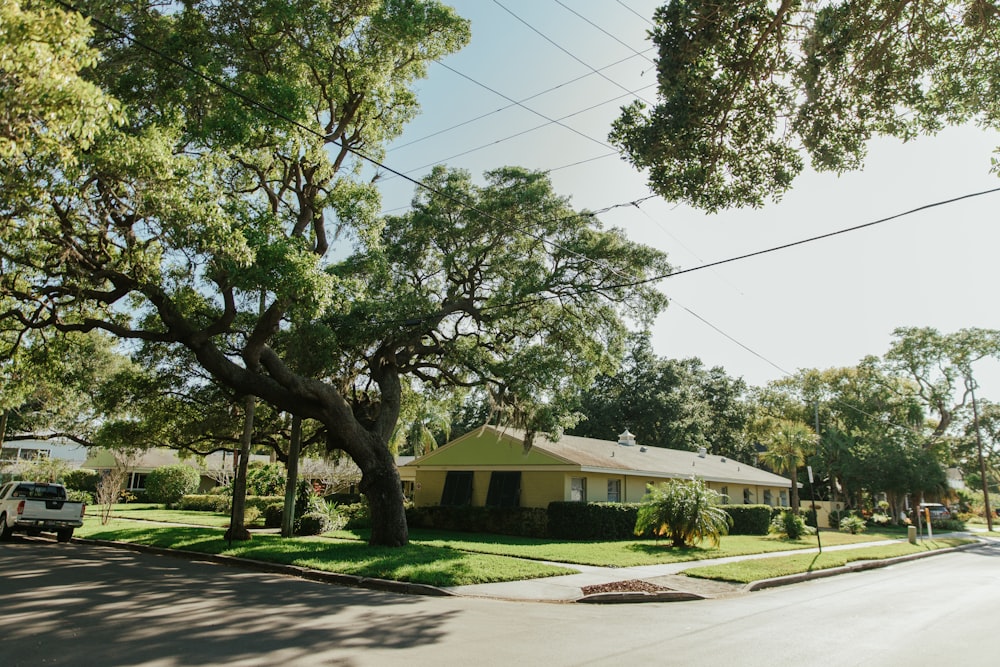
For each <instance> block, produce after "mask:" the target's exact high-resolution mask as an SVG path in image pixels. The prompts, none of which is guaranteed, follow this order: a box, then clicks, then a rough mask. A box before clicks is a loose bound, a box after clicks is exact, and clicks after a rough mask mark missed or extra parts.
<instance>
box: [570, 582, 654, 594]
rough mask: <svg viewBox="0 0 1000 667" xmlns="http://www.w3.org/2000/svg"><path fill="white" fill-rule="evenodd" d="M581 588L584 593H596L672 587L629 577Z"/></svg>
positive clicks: (632, 591)
mask: <svg viewBox="0 0 1000 667" xmlns="http://www.w3.org/2000/svg"><path fill="white" fill-rule="evenodd" d="M581 590H582V591H583V594H584V595H595V594H597V593H660V592H662V591H669V590H671V589H670V588H667V587H665V586H657V585H656V584H651V583H649V582H648V581H643V580H642V579H628V580H626V581H612V582H611V583H609V584H597V585H594V586H584V587H582V588H581Z"/></svg>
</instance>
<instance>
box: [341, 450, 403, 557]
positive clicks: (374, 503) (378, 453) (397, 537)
mask: <svg viewBox="0 0 1000 667" xmlns="http://www.w3.org/2000/svg"><path fill="white" fill-rule="evenodd" d="M372 454H373V456H372V457H371V458H370V459H369V460H367V461H364V462H360V461H355V463H357V464H358V466H359V467H360V468H361V493H363V494H365V497H366V498H367V499H368V508H369V510H370V511H371V522H372V533H371V537H370V538H369V539H368V544H370V545H371V546H380V547H401V546H405V545H406V544H407V543H408V542H409V540H410V535H409V529H408V528H407V525H406V511H405V509H404V507H403V488H402V485H401V484H400V481H399V472H398V471H397V470H396V463H395V461H394V460H393V458H392V453H391V452H390V451H389V449H388V447H373V448H372Z"/></svg>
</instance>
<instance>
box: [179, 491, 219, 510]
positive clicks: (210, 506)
mask: <svg viewBox="0 0 1000 667" xmlns="http://www.w3.org/2000/svg"><path fill="white" fill-rule="evenodd" d="M231 501H232V498H230V497H229V496H223V495H215V494H201V495H186V496H184V497H183V498H181V499H180V500H179V501H177V503H176V508H177V509H179V510H189V511H192V512H228V511H229V508H230V507H231V505H230V503H231Z"/></svg>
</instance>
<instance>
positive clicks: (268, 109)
mask: <svg viewBox="0 0 1000 667" xmlns="http://www.w3.org/2000/svg"><path fill="white" fill-rule="evenodd" d="M55 1H56V3H57V4H59V5H60V6H62V7H64V8H66V9H68V10H70V11H72V12H75V13H77V14H80V15H81V16H84V17H86V18H87V19H88V20H90V21H91V22H93V23H96V24H97V25H99V26H101V27H102V28H104V29H105V30H107V31H109V32H111V33H113V34H116V35H118V36H119V37H121V38H123V39H125V40H127V41H129V42H131V43H132V44H135V45H136V46H138V47H140V48H141V49H143V50H145V51H148V52H149V53H152V54H153V55H155V56H157V57H159V58H162V59H164V60H165V61H167V62H169V63H170V64H172V65H175V66H177V67H180V68H182V69H183V70H185V71H186V72H188V73H190V74H193V75H195V76H196V77H198V78H200V79H202V80H203V81H205V82H207V83H209V84H210V85H212V86H215V87H217V88H219V89H220V90H222V91H224V92H226V93H228V94H230V95H233V96H235V97H237V98H238V99H240V100H241V101H243V102H244V103H245V104H248V105H250V106H252V107H255V108H257V109H260V110H262V111H265V112H267V113H269V114H271V115H273V116H274V117H276V118H279V119H281V120H284V121H285V122H286V123H289V124H290V125H292V126H293V127H296V128H299V129H300V130H302V131H303V132H306V133H308V134H311V135H313V136H315V137H318V138H320V139H322V140H324V141H327V142H329V143H331V144H333V145H335V146H339V147H340V148H342V149H344V150H346V151H348V152H349V153H351V154H353V155H355V156H356V157H358V158H360V159H361V160H364V161H366V162H368V163H370V164H372V165H374V166H375V167H377V168H379V169H383V170H385V171H387V172H389V173H390V174H393V175H395V176H399V177H400V178H403V179H405V180H407V181H409V182H411V183H413V184H414V185H416V186H417V187H420V188H422V189H424V190H426V191H428V192H431V193H433V194H435V195H437V196H439V197H441V198H443V199H445V200H447V201H450V202H452V203H454V204H457V205H459V206H461V207H462V208H464V209H465V210H467V211H472V212H475V213H478V214H480V215H482V216H483V217H485V218H486V219H488V220H493V221H494V222H496V223H498V224H500V225H502V226H504V227H506V228H508V229H516V230H517V231H519V232H521V233H522V234H524V235H525V236H528V237H530V238H532V239H534V240H536V241H538V242H539V243H542V244H543V245H546V246H549V247H551V248H554V249H557V250H561V251H563V252H565V253H567V254H568V255H570V256H573V257H576V258H578V259H581V260H583V261H586V262H590V263H592V264H594V265H595V266H598V267H600V268H602V269H604V270H606V271H608V272H610V273H614V274H617V275H619V276H621V277H623V278H628V276H626V275H625V274H624V273H622V272H621V271H619V270H618V269H616V268H615V267H613V266H610V265H607V264H605V263H604V262H600V261H598V260H595V259H593V258H591V257H587V256H586V255H582V254H580V253H578V252H576V251H574V250H571V249H570V248H567V247H565V246H563V245H561V244H559V243H557V242H555V241H552V240H551V239H548V238H545V237H544V236H542V235H539V234H535V233H532V232H530V231H528V230H526V229H524V228H521V227H518V226H516V225H514V224H512V223H509V222H505V221H503V220H501V219H500V218H497V217H496V216H494V215H492V214H490V213H488V212H486V211H482V210H480V209H478V208H476V207H475V206H472V205H471V204H469V203H468V202H464V201H461V200H459V199H457V198H456V197H453V196H451V195H449V194H448V193H446V192H443V191H441V190H438V189H437V188H434V187H433V186H431V185H429V184H427V183H425V182H423V181H421V180H418V179H415V178H412V177H410V176H408V175H406V174H405V173H403V172H401V171H398V170H396V169H393V168H391V167H389V166H388V165H386V164H384V163H383V162H381V161H379V160H376V159H375V158H373V157H370V156H369V155H366V154H365V153H362V152H361V151H360V150H358V149H357V148H354V147H353V146H350V145H349V144H347V143H344V142H342V141H337V140H336V139H332V138H331V137H329V136H328V135H326V134H324V133H322V132H319V131H317V130H316V129H315V128H312V127H309V126H307V125H305V124H304V123H301V122H299V121H297V120H295V119H294V118H291V117H290V116H288V115H286V114H284V113H282V112H281V111H278V110H277V109H275V108H273V107H271V106H269V105H267V104H265V103H263V102H261V101H260V100H257V99H255V98H253V97H251V96H249V95H247V94H246V93H243V92H242V91H240V90H237V89H236V88H233V87H232V86H230V85H228V84H226V83H224V82H222V81H219V80H218V79H216V78H214V77H212V76H209V75H207V74H204V73H203V72H199V71H198V70H197V69H195V68H194V67H192V66H190V65H188V64H187V63H184V62H182V61H180V60H177V59H176V58H174V57H172V56H170V55H168V54H166V53H164V52H163V51H160V50H159V49H156V48H154V47H152V46H150V45H148V44H146V43H144V42H142V41H141V40H139V39H137V38H135V37H134V36H132V35H130V34H128V33H127V32H125V31H124V30H119V29H118V28H115V27H113V26H111V25H109V24H108V23H107V22H104V21H102V20H100V19H99V18H97V17H94V16H93V15H90V14H88V13H87V12H84V11H83V10H80V9H78V8H77V7H75V6H74V5H72V4H70V3H68V2H66V1H65V0H55ZM443 66H444V67H447V65H443ZM449 69H450V68H449ZM452 71H454V70H452ZM463 76H464V75H463ZM480 85H481V84H480ZM557 124H559V125H562V124H561V123H557ZM564 127H566V126H564ZM569 129H572V128H569ZM582 136H584V137H586V135H582ZM587 138H589V137H587ZM605 145H606V144H605ZM570 217H575V216H570ZM641 284H643V283H642V282H641V281H640V282H636V285H641Z"/></svg>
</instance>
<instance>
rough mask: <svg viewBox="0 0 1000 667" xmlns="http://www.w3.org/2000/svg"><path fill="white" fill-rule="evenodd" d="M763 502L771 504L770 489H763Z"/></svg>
mask: <svg viewBox="0 0 1000 667" xmlns="http://www.w3.org/2000/svg"><path fill="white" fill-rule="evenodd" d="M764 504H765V505H773V504H774V502H773V499H772V498H771V489H765V490H764Z"/></svg>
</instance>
